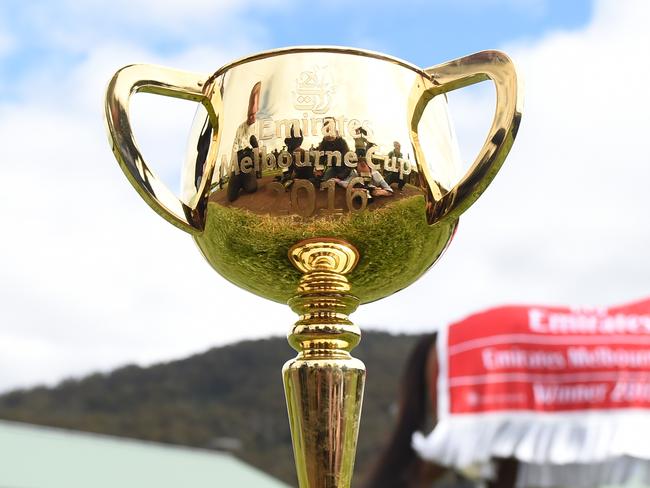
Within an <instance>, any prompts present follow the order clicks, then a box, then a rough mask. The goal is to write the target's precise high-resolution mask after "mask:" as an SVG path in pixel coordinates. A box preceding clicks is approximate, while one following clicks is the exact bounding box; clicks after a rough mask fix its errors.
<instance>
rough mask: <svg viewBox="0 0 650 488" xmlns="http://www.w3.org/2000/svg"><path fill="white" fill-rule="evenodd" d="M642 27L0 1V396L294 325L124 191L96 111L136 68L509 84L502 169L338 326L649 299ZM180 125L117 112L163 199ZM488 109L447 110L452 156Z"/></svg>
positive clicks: (385, 325) (562, 15)
mask: <svg viewBox="0 0 650 488" xmlns="http://www.w3.org/2000/svg"><path fill="white" fill-rule="evenodd" d="M649 23H650V2H648V1H647V0H595V1H583V0H576V1H572V2H566V1H554V0H483V1H480V0H433V1H425V0H404V1H401V2H399V3H397V2H388V1H385V0H377V1H374V2H370V1H365V0H361V1H357V2H342V1H340V0H330V1H327V2H319V1H315V2H308V3H307V2H298V1H294V0H270V1H269V0H267V1H265V2H259V1H258V0H240V1H235V0H185V1H183V2H171V1H170V2H158V1H154V0H110V1H109V0H89V1H86V2H76V1H73V0H57V1H52V0H47V1H38V0H36V1H27V2H25V1H14V0H2V2H1V3H0V185H1V186H0V188H1V190H0V222H2V226H1V227H0V229H1V230H0V391H6V390H9V389H12V388H19V387H28V386H33V385H37V384H54V383H55V382H57V381H59V380H61V379H63V378H68V377H80V376H82V375H84V374H88V373H90V372H94V371H109V370H110V369H112V368H115V367H118V366H121V365H124V364H128V363H137V364H140V365H148V364H152V363H155V362H158V361H167V360H172V359H175V358H180V357H184V356H187V355H189V354H193V353H197V352H201V351H204V350H206V349H208V348H210V347H213V346H216V345H221V344H225V343H230V342H234V341H237V340H241V339H248V338H258V337H266V336H269V335H284V334H286V333H287V332H288V330H289V327H290V325H291V324H292V323H293V322H294V321H295V316H294V314H293V312H291V311H290V310H289V308H288V307H286V306H283V305H279V304H276V303H271V302H268V301H265V300H263V299H261V298H258V297H256V296H254V295H252V294H250V293H248V292H245V291H242V290H239V289H237V288H236V287H234V286H233V285H231V284H230V283H228V282H226V281H225V280H224V279H223V278H221V277H220V276H218V275H217V274H216V273H215V272H214V271H213V270H212V269H211V268H210V267H209V266H208V265H207V264H206V262H205V261H204V260H203V258H202V257H201V255H200V253H199V252H198V251H197V249H196V246H195V244H194V243H193V242H192V239H191V238H190V237H189V236H188V235H186V234H184V233H183V232H181V231H179V230H178V229H176V228H174V227H173V226H171V225H169V224H168V223H166V222H165V221H163V220H162V219H160V218H159V217H157V216H156V215H155V214H154V213H153V212H152V211H151V210H150V209H149V207H148V206H147V205H146V204H145V203H144V202H143V201H142V200H141V199H140V197H139V196H138V195H137V194H136V193H135V191H133V189H132V188H131V186H130V184H129V183H128V182H127V181H126V179H125V178H124V176H123V174H122V172H121V170H120V169H119V167H118V166H117V164H116V162H115V160H114V158H113V155H112V153H111V152H110V149H109V146H108V142H107V137H106V134H105V129H104V122H103V120H102V117H103V109H102V104H103V96H104V90H105V86H106V84H107V82H108V80H109V79H110V77H111V76H112V74H113V73H114V72H115V71H116V70H117V69H118V68H120V67H121V66H123V65H126V64H131V63H134V62H144V63H154V64H161V65H165V66H170V67H175V68H179V69H185V70H191V71H197V72H205V73H206V74H209V73H211V72H213V71H215V70H216V69H217V68H218V67H220V66H221V65H223V64H225V63H226V62H228V61H230V60H233V59H235V58H238V57H240V56H243V55H247V54H251V53H255V52H257V51H261V50H266V49H272V48H277V47H283V46H290V45H307V44H328V45H345V46H353V47H360V48H366V49H372V50H376V51H381V52H384V53H387V54H390V55H393V56H397V57H400V58H403V59H405V60H407V61H410V62H412V63H414V64H417V65H419V66H422V67H428V66H431V65H435V64H438V63H441V62H443V61H446V60H449V59H453V58H456V57H460V56H462V55H465V54H469V53H471V52H475V51H479V50H483V49H495V48H496V49H502V50H504V51H506V52H507V53H508V54H509V55H511V57H512V58H513V59H514V60H515V62H516V63H517V66H518V70H519V73H520V75H521V76H522V78H523V80H524V89H525V103H524V110H523V119H522V124H521V127H520V131H519V135H518V137H517V140H516V142H515V145H514V146H513V149H512V151H511V154H510V156H509V157H508V159H507V161H506V163H505V165H504V166H503V168H502V170H501V171H500V173H499V175H498V176H497V178H496V179H495V180H494V182H493V183H492V185H491V186H490V187H489V188H488V190H487V191H486V192H485V193H484V194H483V196H482V197H481V198H480V199H479V200H478V202H477V203H476V204H475V205H474V206H473V207H472V208H470V209H469V210H468V211H467V212H466V213H465V214H464V215H463V216H462V217H461V222H460V226H459V230H458V233H457V235H456V237H455V239H454V242H453V243H452V245H451V247H450V248H449V250H448V251H447V252H446V254H445V255H444V256H443V258H442V259H441V260H440V261H439V263H438V264H436V266H434V267H433V268H432V269H431V270H430V271H429V272H428V273H427V274H426V275H425V276H424V277H423V278H421V279H420V280H419V281H418V282H416V283H415V284H413V285H412V286H410V287H409V288H407V289H406V290H403V291H401V292H399V293H397V294H395V295H393V296H391V297H388V298H386V299H384V300H381V301H379V302H376V303H373V304H370V305H367V306H363V307H361V308H360V309H359V310H358V311H357V312H356V313H355V314H354V315H353V316H352V319H353V320H354V321H355V322H356V323H357V324H359V325H360V326H361V328H362V330H364V329H370V328H373V329H382V330H388V331H391V332H395V333H400V332H423V331H430V330H435V329H436V328H437V327H440V326H442V325H444V324H446V323H449V322H450V321H454V320H457V319H460V318H462V317H463V316H465V315H467V314H469V313H472V312H474V311H477V310H480V309H482V308H486V307H490V306H494V305H499V304H504V303H539V304H562V305H565V304H568V305H579V306H607V305H610V304H611V305H614V304H620V303H624V302H628V301H633V300H636V299H638V298H641V297H645V296H647V295H648V294H650V260H649V259H647V254H648V251H647V249H650V225H649V224H648V218H647V213H648V209H650V191H648V189H647V187H648V183H647V182H648V181H649V180H650V151H649V150H648V133H649V131H648V129H649V128H650V96H649V95H648V90H647V87H648V86H650V62H649V61H648V56H647V51H648V47H649V46H650V29H648V28H647V26H648V24H649ZM195 110H196V106H195V105H193V104H192V103H191V102H186V101H179V100H173V99H169V98H163V97H155V96H152V95H137V96H135V97H134V101H133V104H132V118H133V125H134V129H135V133H136V136H137V138H138V140H139V143H140V146H141V149H142V152H143V153H144V154H145V156H146V158H147V160H148V161H149V162H151V163H152V166H153V167H154V169H155V170H156V172H157V173H158V174H159V175H160V177H161V178H162V179H163V180H164V181H165V182H167V183H168V184H169V186H170V187H171V188H173V189H176V190H177V189H178V187H179V179H180V170H181V166H182V161H183V157H184V152H185V144H186V137H187V132H188V130H189V128H190V125H191V122H192V118H193V114H194V112H195ZM493 110H494V100H493V89H492V88H491V87H490V85H489V83H485V84H481V85H480V86H478V87H474V88H470V89H465V90H462V91H460V92H454V93H452V94H451V95H450V111H451V114H452V117H453V121H454V124H455V127H456V130H457V134H458V137H459V144H460V149H461V154H462V156H463V159H464V160H465V161H467V162H471V161H472V160H473V157H474V154H475V153H476V152H477V151H478V149H479V148H480V146H481V144H482V142H483V140H484V138H485V134H486V132H487V128H488V127H489V123H490V121H491V117H492V113H493ZM291 355H292V353H291V350H290V349H289V348H288V347H287V358H289V357H290V356H291ZM280 367H281V365H278V375H279V370H280ZM278 377H279V376H278Z"/></svg>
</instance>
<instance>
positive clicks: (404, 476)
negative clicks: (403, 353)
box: [365, 334, 518, 488]
mask: <svg viewBox="0 0 650 488" xmlns="http://www.w3.org/2000/svg"><path fill="white" fill-rule="evenodd" d="M437 365H438V355H437V351H436V334H430V335H426V336H424V337H422V338H421V339H420V340H419V341H418V342H417V344H416V345H415V347H414V349H413V352H412V353H411V355H410V357H409V358H408V360H407V363H406V369H405V371H404V374H403V376H402V381H401V391H400V398H399V410H398V414H397V420H396V426H395V428H394V430H393V432H392V434H391V436H390V440H389V442H388V445H387V446H386V448H385V449H384V451H383V452H382V453H381V455H380V456H379V459H378V462H377V464H376V466H375V468H374V470H373V471H372V472H371V474H370V477H369V479H368V481H367V483H366V485H365V487H366V488H433V487H441V488H442V487H445V488H451V487H458V488H461V487H462V488H465V487H472V486H476V485H475V483H473V482H470V481H469V480H467V479H465V478H463V477H462V476H459V475H456V474H455V473H453V472H451V471H450V470H449V468H447V467H444V466H440V465H436V464H433V463H431V462H430V461H424V460H422V459H421V458H420V457H419V456H418V454H417V453H416V452H415V451H414V450H413V447H412V446H411V439H412V437H413V433H415V432H417V431H423V430H425V429H427V428H431V427H432V426H434V425H435V424H436V414H435V412H436V411H437V408H436V394H435V392H436V380H437V375H438V366H437ZM495 461H496V464H497V469H496V474H495V479H494V480H492V481H487V487H488V488H514V486H515V481H516V479H517V464H518V463H517V461H516V460H515V459H510V458H509V459H498V460H495Z"/></svg>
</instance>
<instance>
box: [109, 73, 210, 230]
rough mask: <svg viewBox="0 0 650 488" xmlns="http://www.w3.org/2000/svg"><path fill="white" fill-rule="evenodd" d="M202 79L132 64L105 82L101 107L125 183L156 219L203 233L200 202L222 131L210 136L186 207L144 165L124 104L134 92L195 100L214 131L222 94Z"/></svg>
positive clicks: (201, 204)
mask: <svg viewBox="0 0 650 488" xmlns="http://www.w3.org/2000/svg"><path fill="white" fill-rule="evenodd" d="M207 79H208V77H207V76H206V75H203V74H197V73H188V72H184V71H178V70H174V69H170V68H164V67H162V66H151V65H141V64H132V65H129V66H125V67H124V68H122V69H121V70H119V71H118V72H117V73H115V75H114V76H113V79H111V81H110V82H109V84H108V88H107V90H106V103H105V106H104V108H105V114H104V115H105V121H106V125H107V128H108V135H109V142H110V144H111V148H112V150H113V154H115V157H116V159H117V161H118V162H119V164H120V167H121V168H122V170H123V171H124V174H125V175H126V177H127V178H128V180H129V181H130V182H131V184H132V185H133V187H134V188H135V189H136V191H137V192H138V193H139V194H140V196H141V197H142V198H143V199H144V201H145V202H147V203H148V204H149V206H150V207H151V208H152V209H153V210H154V211H155V212H156V213H157V214H158V215H160V216H162V217H163V218H164V219H165V220H167V221H169V222H171V223H172V224H174V225H175V226H177V227H179V228H180V229H182V230H184V231H186V232H190V233H195V232H200V231H202V230H203V226H204V223H205V203H206V201H207V197H208V193H209V191H210V184H211V182H212V174H213V171H214V161H215V153H216V150H217V147H218V145H219V134H220V133H221V131H220V130H215V131H214V132H213V137H212V144H211V148H210V154H209V155H208V157H207V158H206V161H205V164H204V165H203V167H202V168H201V169H200V172H201V173H200V176H199V177H200V183H199V184H198V186H197V188H196V191H195V192H194V193H193V194H192V196H191V198H190V199H189V202H188V203H187V204H186V203H183V202H182V201H181V200H179V199H178V197H176V196H175V195H174V194H173V193H172V192H171V191H169V190H168V189H167V187H166V186H165V185H164V184H162V183H161V182H160V181H159V180H158V179H157V178H156V176H155V175H154V174H153V172H152V171H151V170H150V169H149V167H148V166H147V164H146V163H145V161H144V158H143V157H142V154H141V153H140V150H139V149H138V146H137V144H136V142H135V138H134V136H133V132H132V131H131V123H130V121H129V103H130V99H131V96H132V95H133V94H135V93H138V92H143V93H154V94H157V95H164V96H167V97H173V98H182V99H185V100H191V101H195V102H199V103H201V104H203V106H204V107H205V108H206V111H207V116H208V117H209V119H210V122H211V123H212V126H213V127H217V128H219V123H220V122H219V120H220V115H221V95H220V93H219V91H218V90H215V89H214V88H215V86H214V83H210V82H206V80H207Z"/></svg>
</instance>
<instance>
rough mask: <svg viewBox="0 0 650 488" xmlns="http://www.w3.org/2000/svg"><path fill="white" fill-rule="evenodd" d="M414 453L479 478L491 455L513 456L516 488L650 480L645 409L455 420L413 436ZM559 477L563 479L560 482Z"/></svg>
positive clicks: (487, 471)
mask: <svg viewBox="0 0 650 488" xmlns="http://www.w3.org/2000/svg"><path fill="white" fill-rule="evenodd" d="M413 448H414V449H415V451H416V452H417V453H418V454H419V455H420V457H421V458H422V459H424V460H429V461H432V462H436V463H438V464H442V465H445V466H449V467H451V468H454V469H456V470H458V471H461V472H465V473H475V474H476V475H478V476H480V477H491V474H492V472H493V471H492V459H493V458H506V457H513V458H516V459H517V460H519V461H520V462H522V463H526V464H525V465H524V466H523V468H522V469H521V470H520V471H521V474H520V476H523V477H524V478H525V479H526V480H527V481H526V483H524V484H522V485H521V486H540V487H547V486H575V487H578V486H585V487H587V486H589V487H592V486H595V485H597V484H607V483H611V482H615V483H619V482H621V481H623V480H622V478H625V480H627V481H629V479H628V478H630V477H631V476H635V477H638V476H641V477H642V478H643V480H644V481H646V480H647V481H650V467H649V466H650V464H649V463H648V461H650V412H648V411H647V410H619V411H603V410H599V411H580V412H571V413H564V412H563V413H552V414H534V413H529V412H509V413H506V414H494V413H492V414H477V415H457V416H453V417H451V418H450V417H447V418H445V419H442V420H441V421H440V422H439V423H438V425H436V427H435V429H434V430H433V432H431V434H429V435H428V436H424V435H423V434H422V433H419V432H417V433H415V434H414V435H413ZM526 465H528V466H526ZM580 465H582V466H584V469H582V468H581V469H578V467H579V466H580ZM595 466H599V467H598V468H597V469H596V468H595ZM558 467H560V469H557V468H558ZM581 473H582V474H581ZM565 478H566V479H569V478H570V482H568V483H567V482H563V483H559V481H561V480H564V479H565ZM594 478H597V481H598V482H597V483H594ZM635 479H636V478H635ZM582 480H589V483H586V484H584V485H583V484H582ZM542 481H544V483H542ZM565 481H566V480H565ZM556 482H557V483H556ZM549 483H550V484H549Z"/></svg>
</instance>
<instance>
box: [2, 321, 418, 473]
mask: <svg viewBox="0 0 650 488" xmlns="http://www.w3.org/2000/svg"><path fill="white" fill-rule="evenodd" d="M418 338H419V336H408V335H399V336H394V335H390V334H387V333H381V332H364V335H363V339H362V341H361V344H360V345H359V346H358V347H357V348H356V349H355V350H354V356H355V357H358V358H359V359H361V360H363V361H364V362H365V364H366V368H367V371H368V377H367V380H366V394H365V397H364V405H363V415H362V422H361V428H360V433H359V446H358V449H357V461H356V467H355V477H356V484H357V485H358V484H359V481H361V479H362V478H363V477H364V475H365V473H367V471H368V469H370V468H371V466H372V463H373V462H374V460H375V459H376V457H377V454H378V453H379V452H380V450H381V448H382V446H383V444H384V442H385V440H386V437H387V435H388V434H389V432H390V429H391V428H392V425H393V417H394V412H395V410H396V402H397V398H398V384H399V377H400V375H401V374H402V370H403V365H404V362H405V360H406V358H407V357H408V355H409V353H410V351H411V348H412V347H413V345H414V344H415V342H416V341H417V339H418ZM293 355H295V352H294V351H293V349H291V348H290V347H289V345H288V344H287V342H286V339H285V338H272V339H267V340H257V341H246V342H241V343H238V344H233V345H228V346H225V347H220V348H214V349H211V350H209V351H207V352H205V353H202V354H197V355H194V356H191V357H189V358H187V359H182V360H178V361H172V362H169V363H162V364H157V365H154V366H151V367H148V368H141V367H138V366H126V367H123V368H120V369H118V370H115V371H113V372H111V373H108V374H94V375H91V376H88V377H85V378H82V379H79V380H67V381H64V382H62V383H61V384H59V385H58V386H56V387H53V388H45V387H39V388H34V389H29V390H19V391H13V392H10V393H6V394H4V395H2V396H0V418H3V419H7V420H17V421H24V422H30V423H35V424H42V425H50V426H56V427H63V428H70V429H76V430H84V431H90V432H99V433H104V434H112V435H118V436H124V437H133V438H138V439H147V440H152V441H158V442H165V443H170V444H181V445H186V446H195V447H202V448H208V449H215V448H223V447H224V446H229V447H230V448H231V449H233V451H232V452H233V454H235V455H236V456H238V457H239V458H241V459H242V460H244V461H246V462H248V463H250V464H252V465H254V466H257V467H258V468H260V469H262V470H264V471H266V472H267V473H270V474H271V475H273V476H276V477H278V478H280V479H282V480H284V481H287V482H289V483H291V484H293V485H295V484H296V479H295V474H294V464H293V452H292V450H291V436H290V433H289V422H288V420H287V413H286V404H285V399H284V392H283V389H282V377H281V373H280V370H281V368H282V365H283V364H284V362H285V361H286V360H287V359H289V358H290V357H292V356H293Z"/></svg>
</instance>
